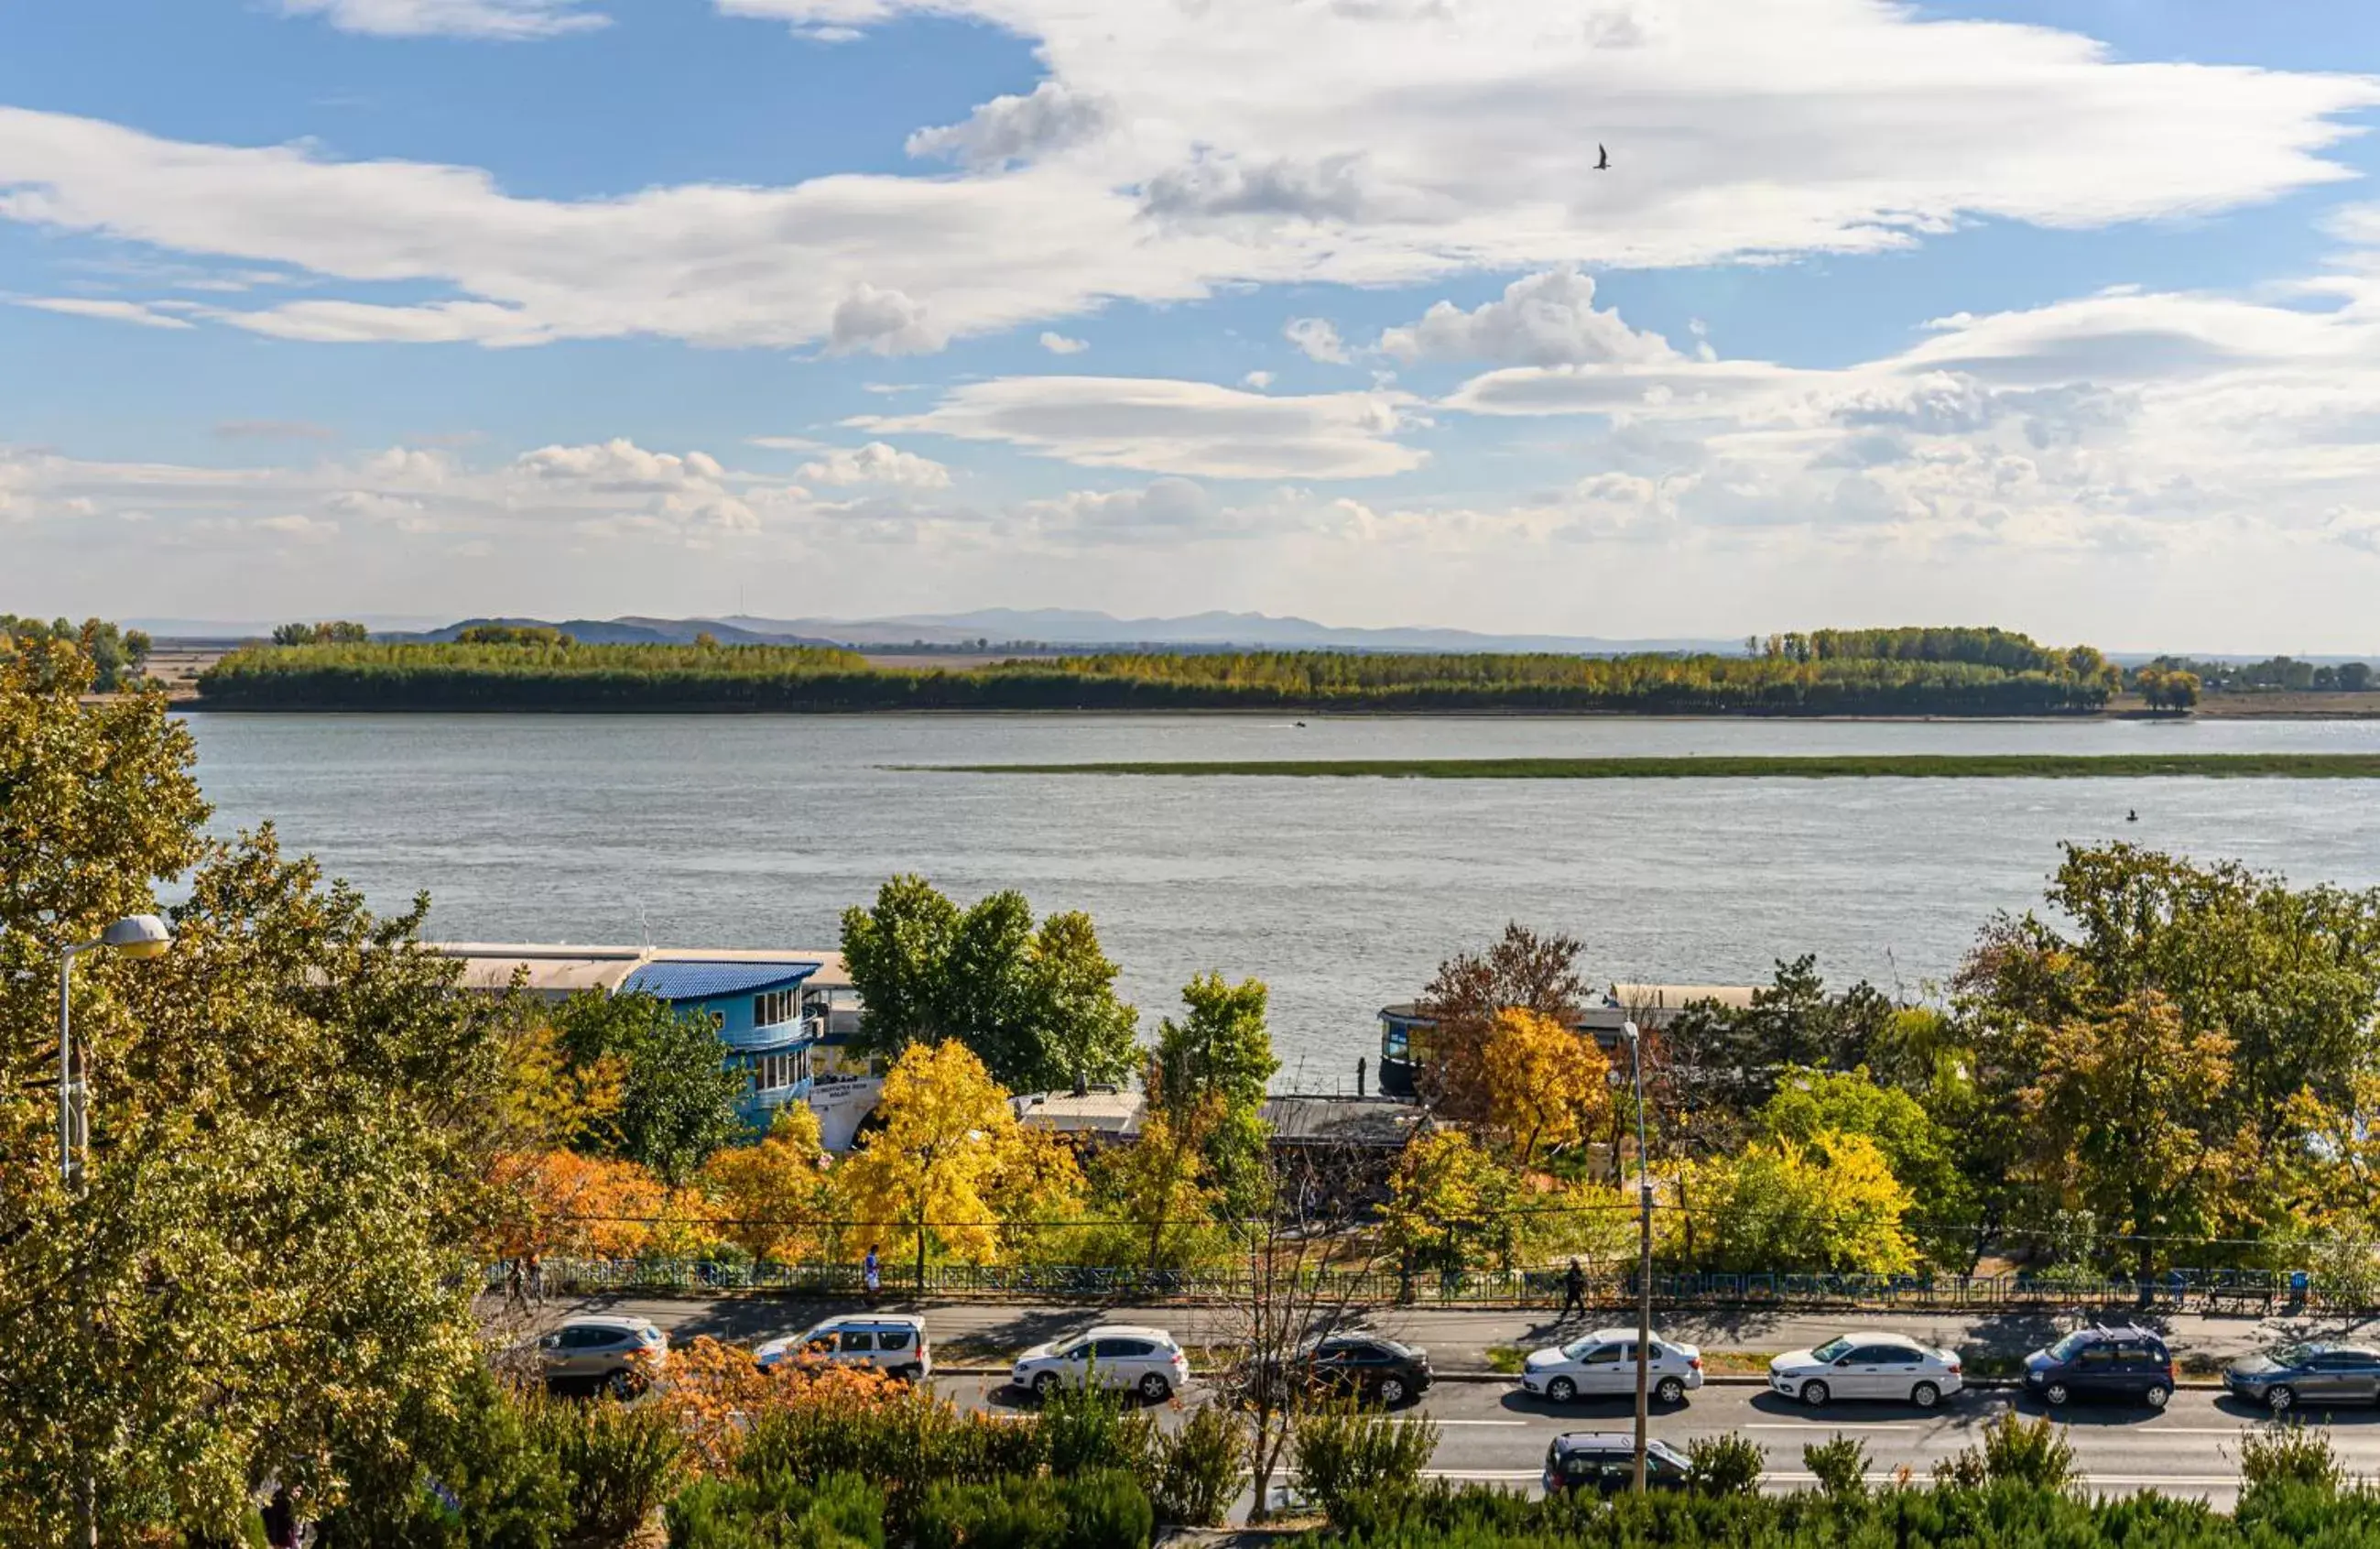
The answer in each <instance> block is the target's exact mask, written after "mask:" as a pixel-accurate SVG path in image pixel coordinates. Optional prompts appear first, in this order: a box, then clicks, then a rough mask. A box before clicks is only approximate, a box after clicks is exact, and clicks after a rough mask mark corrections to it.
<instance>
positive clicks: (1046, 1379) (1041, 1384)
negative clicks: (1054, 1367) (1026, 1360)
mask: <svg viewBox="0 0 2380 1549" xmlns="http://www.w3.org/2000/svg"><path fill="white" fill-rule="evenodd" d="M1057 1391H1058V1373H1057V1372H1035V1373H1034V1374H1033V1397H1036V1398H1047V1397H1050V1395H1051V1394H1053V1393H1055V1392H1057Z"/></svg>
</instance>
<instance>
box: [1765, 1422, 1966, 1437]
mask: <svg viewBox="0 0 2380 1549" xmlns="http://www.w3.org/2000/svg"><path fill="white" fill-rule="evenodd" d="M1825 1423H1826V1422H1825V1421H1819V1420H1795V1421H1755V1422H1754V1423H1752V1424H1749V1425H1739V1426H1737V1427H1736V1429H1737V1430H1739V1431H1807V1430H1809V1429H1811V1428H1812V1427H1813V1426H1816V1425H1823V1424H1825ZM1924 1429H1925V1427H1924V1426H1922V1425H1899V1424H1894V1425H1854V1426H1852V1428H1851V1429H1849V1430H1847V1431H1845V1432H1844V1433H1843V1434H1845V1435H1847V1436H1852V1435H1856V1436H1864V1435H1867V1434H1869V1433H1872V1432H1876V1431H1923V1430H1924Z"/></svg>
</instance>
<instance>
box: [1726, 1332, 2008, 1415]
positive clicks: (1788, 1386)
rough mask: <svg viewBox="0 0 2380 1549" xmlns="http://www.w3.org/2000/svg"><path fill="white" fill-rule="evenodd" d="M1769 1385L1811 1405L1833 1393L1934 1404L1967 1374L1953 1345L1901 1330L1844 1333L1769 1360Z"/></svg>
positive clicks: (1920, 1405) (1962, 1383) (1956, 1387)
mask: <svg viewBox="0 0 2380 1549" xmlns="http://www.w3.org/2000/svg"><path fill="white" fill-rule="evenodd" d="M1768 1385H1769V1386H1770V1387H1772V1388H1774V1389H1776V1390H1777V1391H1778V1392H1779V1393H1781V1394H1783V1395H1784V1396H1785V1397H1788V1398H1795V1399H1799V1400H1800V1401H1801V1402H1803V1403H1804V1404H1807V1405H1809V1406H1810V1407H1811V1408H1812V1409H1816V1408H1817V1407H1818V1406H1819V1405H1821V1404H1824V1403H1826V1402H1828V1400H1829V1399H1834V1398H1888V1399H1894V1400H1898V1401H1900V1402H1902V1403H1909V1404H1914V1405H1916V1406H1917V1407H1918V1408H1919V1409H1932V1408H1933V1407H1934V1406H1935V1405H1937V1404H1939V1403H1940V1402H1941V1401H1942V1400H1943V1399H1945V1398H1947V1397H1949V1396H1950V1395H1951V1394H1954V1393H1956V1392H1958V1391H1959V1390H1960V1389H1961V1387H1964V1386H1965V1385H1966V1378H1965V1376H1964V1375H1963V1372H1962V1369H1961V1366H1960V1363H1959V1358H1958V1357H1957V1356H1956V1355H1954V1354H1952V1353H1951V1352H1950V1351H1949V1350H1937V1349H1930V1348H1927V1347H1925V1346H1924V1345H1921V1344H1919V1343H1918V1342H1917V1341H1916V1340H1914V1339H1912V1338H1909V1337H1907V1336H1904V1335H1899V1334H1842V1335H1838V1336H1835V1337H1834V1338H1832V1339H1829V1340H1828V1341H1827V1342H1826V1343H1825V1344H1823V1345H1821V1346H1819V1347H1818V1348H1816V1349H1815V1350H1788V1351H1786V1352H1785V1353H1784V1354H1783V1355H1781V1356H1779V1357H1778V1358H1777V1359H1776V1360H1772V1361H1770V1362H1769V1363H1768Z"/></svg>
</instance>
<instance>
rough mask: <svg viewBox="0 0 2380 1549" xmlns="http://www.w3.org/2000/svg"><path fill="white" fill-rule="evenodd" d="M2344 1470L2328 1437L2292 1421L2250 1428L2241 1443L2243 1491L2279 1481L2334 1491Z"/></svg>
mask: <svg viewBox="0 0 2380 1549" xmlns="http://www.w3.org/2000/svg"><path fill="white" fill-rule="evenodd" d="M2345 1482H2347V1470H2346V1469H2345V1468H2344V1467H2343V1466H2341V1465H2340V1463H2339V1461H2338V1453H2336V1452H2334V1451H2332V1450H2331V1445H2330V1438H2329V1437H2328V1436H2327V1435H2325V1434H2324V1433H2322V1432H2320V1431H2309V1430H2307V1429H2306V1428H2305V1427H2304V1426H2303V1425H2302V1424H2300V1423H2299V1422H2297V1421H2289V1423H2287V1424H2278V1425H2267V1426H2265V1427H2264V1428H2262V1429H2261V1430H2259V1431H2255V1432H2252V1433H2249V1434H2248V1435H2247V1436H2246V1437H2244V1438H2242V1440H2241V1441H2240V1491H2241V1493H2242V1494H2250V1493H2253V1492H2254V1491H2258V1490H2266V1489H2270V1488H2272V1487H2273V1486H2275V1485H2279V1484H2301V1485H2307V1486H2310V1487H2312V1488H2313V1489H2316V1490H2326V1491H2336V1490H2337V1489H2338V1487H2339V1486H2340V1485H2341V1484H2344V1483H2345Z"/></svg>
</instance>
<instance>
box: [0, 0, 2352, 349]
mask: <svg viewBox="0 0 2380 1549" xmlns="http://www.w3.org/2000/svg"><path fill="white" fill-rule="evenodd" d="M341 3H342V7H343V8H342V11H341V14H343V15H345V14H348V13H349V12H351V11H352V12H353V14H355V15H358V16H360V15H361V14H362V11H361V9H360V7H361V6H363V5H364V3H365V0H341ZM452 3H453V4H454V5H455V6H458V7H460V10H461V11H468V13H469V14H470V15H472V16H477V17H480V18H481V20H480V22H479V23H475V25H486V26H490V27H494V26H498V25H502V26H507V27H516V28H524V27H525V28H528V29H529V30H535V29H537V28H540V27H551V26H553V25H562V24H564V23H565V22H570V23H583V22H585V21H588V20H590V19H592V13H589V12H582V11H580V10H579V9H577V7H562V6H532V5H528V4H527V3H526V0H513V3H512V4H509V5H504V6H498V5H495V4H493V3H492V0H478V3H477V4H474V5H470V6H463V4H462V0H452ZM381 4H383V5H385V6H392V7H394V8H392V9H391V10H389V11H387V12H386V13H374V14H380V15H383V20H382V21H381V22H379V23H378V25H382V26H384V27H385V26H395V25H399V24H400V23H402V22H403V18H404V17H419V16H426V15H428V14H429V12H428V7H427V5H426V0H419V3H417V4H416V5H414V6H403V7H395V0H381ZM727 8H729V9H732V10H735V11H736V12H738V13H739V14H746V15H766V16H773V17H776V18H780V19H783V20H785V21H788V22H792V23H794V24H795V25H798V26H803V27H807V28H809V29H811V30H814V31H815V30H820V29H827V30H848V29H851V28H864V27H867V26H869V25H873V24H875V23H877V22H880V21H883V20H886V19H888V18H893V17H896V16H903V15H932V16H942V17H956V18H965V19H970V20H974V21H978V22H983V23H988V24H990V25H992V26H996V27H999V28H1002V29H1003V30H1008V31H1010V32H1013V33H1014V34H1016V35H1019V36H1021V37H1024V38H1026V39H1029V40H1031V42H1032V43H1033V44H1034V46H1035V47H1036V49H1037V51H1038V56H1039V57H1040V58H1041V59H1042V60H1043V62H1044V65H1045V67H1046V69H1047V71H1048V78H1047V79H1046V80H1045V81H1044V82H1043V83H1042V84H1041V85H1040V86H1037V88H1036V89H1035V91H1033V92H1032V93H1029V94H1026V95H1023V96H1019V97H1015V98H1013V99H1008V100H1007V101H1005V102H1004V103H994V104H987V105H986V106H985V108H984V109H983V110H982V111H981V112H980V113H979V114H978V115H977V116H974V117H970V118H969V119H967V120H965V122H964V123H963V124H961V125H958V126H954V127H952V128H948V129H944V130H929V131H927V132H926V137H925V139H924V140H922V141H921V146H922V147H923V148H925V149H929V150H933V151H936V152H949V153H952V154H955V155H958V156H960V157H961V158H962V159H963V162H964V161H965V160H966V159H970V158H971V159H972V160H973V161H974V163H975V166H974V168H973V169H967V168H965V166H963V167H962V170H961V171H960V172H958V173H957V174H955V175H949V176H892V175H886V174H880V173H866V174H841V175H832V176H822V177H814V178H811V179H809V180H807V181H805V182H801V183H797V184H795V185H792V186H789V187H775V188H771V187H724V186H718V185H709V184H692V185H681V186H675V187H657V188H650V189H641V190H637V191H634V192H625V193H622V194H620V195H618V196H616V197H610V198H588V199H579V200H553V199H540V198H528V197H521V196H516V195H513V194H509V193H507V192H505V191H504V189H501V188H500V187H499V186H498V185H497V183H496V181H495V179H494V178H493V177H491V176H490V175H489V174H488V173H486V172H484V171H481V170H480V169H477V168H472V167H465V166H443V165H430V164H423V163H415V162H405V161H396V160H381V161H369V162H353V161H347V162H343V161H337V160H334V159H333V158H332V157H331V155H330V154H329V153H328V152H324V151H322V150H321V149H320V148H318V147H314V146H312V145H288V146H277V147H262V148H259V147H249V146H225V145H209V144H201V143H192V142H188V141H178V140H166V139H162V138H159V137H156V136H152V135H147V134H143V133H140V132H139V131H136V130H133V129H129V128H122V127H119V126H115V125H111V124H106V123H102V122H97V121H94V120H90V119H82V118H74V117H69V116H64V115H58V114H48V113H39V112H32V111H29V110H23V109H15V110H5V111H0V218H6V219H12V220H16V221H18V222H22V223H27V224H31V225H36V226H42V227H44V228H48V229H53V230H59V231H70V232H78V233H87V234H92V235H97V236H102V237H109V238H120V239H123V240H126V241H128V242H137V243H141V244H145V245H148V246H149V247H152V248H154V249H157V250H164V251H165V252H168V253H171V254H174V255H177V256H179V257H182V258H185V259H190V260H198V259H208V260H216V261H225V262H239V263H251V264H267V265H273V266H277V267H278V268H279V269H281V270H285V271H288V272H292V273H294V274H297V275H299V276H301V277H304V278H307V279H308V280H310V282H312V283H313V284H314V285H315V286H316V287H318V288H317V294H316V296H315V297H314V298H313V299H312V300H313V302H314V303H315V304H313V305H311V306H309V305H306V304H303V303H294V304H289V305H273V304H270V303H269V302H267V303H266V304H261V305H258V306H255V307H253V308H251V309H249V310H243V311H233V312H231V313H229V314H228V316H227V317H226V319H225V320H226V321H231V322H237V323H239V324H240V325H242V326H246V327H249V328H253V329H257V330H260V331H270V332H275V333H277V334H279V335H282V336H287V337H296V338H323V339H335V338H346V337H371V338H396V339H425V340H470V341H476V342H480V343H483V344H499V343H501V344H529V343H539V342H543V341H546V340H559V339H570V338H601V337H615V336H620V335H632V334H651V335H662V336H666V337H673V338H679V339H686V340H690V341H693V342H697V343H701V344H705V345H722V346H755V347H762V348H783V347H792V346H808V345H824V346H825V347H827V348H832V349H836V350H844V351H854V350H872V351H878V352H884V353H897V352H906V351H914V350H921V349H930V348H937V347H938V346H939V345H940V344H941V343H942V342H943V341H945V340H947V339H950V338H955V337H962V336H967V335H980V334H984V333H989V332H994V331H999V330H1002V329H1007V328H1011V327H1015V326H1018V325H1020V324H1033V325H1036V326H1038V325H1045V324H1047V323H1049V322H1050V320H1052V319H1055V318H1059V317H1066V316H1079V315H1082V314H1084V313H1085V312H1087V311H1093V310H1096V309H1097V308H1098V307H1099V305H1101V304H1102V303H1103V302H1106V301H1109V300H1113V299H1131V300H1139V301H1148V302H1164V301H1177V300H1184V299H1196V298H1199V297H1203V296H1206V295H1208V294H1210V293H1211V292H1212V291H1213V290H1214V289H1215V288H1216V287H1222V286H1241V285H1266V284H1318V283H1336V284H1349V285H1360V286H1367V287H1378V286H1388V285H1398V284H1417V283H1420V282H1423V281H1426V280H1429V279H1432V278H1436V277H1440V276H1444V275H1448V274H1456V273H1463V272H1486V271H1505V272H1522V271H1527V270H1534V269H1543V268H1548V267H1550V266H1555V265H1560V264H1567V263H1575V264H1580V265H1586V266H1593V265H1597V264H1611V265H1625V266H1629V267H1634V268H1648V267H1667V266H1682V265H1699V264H1709V263H1716V262H1729V261H1731V260H1740V259H1745V258H1754V259H1763V258H1769V257H1774V256H1777V255H1782V254H1795V253H1811V252H1864V251H1875V250H1881V249H1888V248H1894V247H1900V246H1905V245H1908V244H1909V243H1912V242H1913V241H1916V240H1919V239H1922V238H1924V237H1925V236H1927V235H1929V234H1932V233H1937V232H1941V231H1944V230H1948V229H1949V228H1951V227H1952V226H1956V225H1958V224H1959V223H1961V222H1962V221H1966V220H1971V219H1983V220H2003V221H2016V222H2029V223H2033V224H2036V225H2043V226H2058V227H2087V226H2102V225H2106V224H2109V223H2113V222H2119V221H2131V220H2143V219H2152V218H2160V217H2170V216H2193V217H2194V216H2202V215H2205V214H2207V213H2214V212H2218V211H2222V210H2226V209H2230V208H2236V207H2238V206H2240V205H2243V204H2250V203H2260V202H2264V201H2270V200H2274V199H2277V198H2278V197H2280V196H2282V195H2285V194H2287V193H2289V192H2290V191H2291V190H2294V189H2303V188H2305V187H2307V186H2309V185H2312V184H2315V183H2320V182H2323V181H2326V180H2332V179H2336V178H2339V177H2345V176H2347V172H2346V169H2344V168H2343V167H2341V166H2340V165H2338V164H2337V163H2336V162H2334V161H2332V160H2330V159H2328V152H2330V150H2331V149H2332V148H2333V147H2334V146H2336V145H2337V144H2338V141H2339V140H2341V139H2342V138H2343V137H2344V136H2346V135H2347V134H2348V133H2349V132H2350V128H2349V123H2348V117H2349V116H2350V115H2351V114H2352V113H2354V112H2356V111H2358V110H2360V109H2362V108H2365V107H2368V106H2371V105H2373V104H2374V103H2375V102H2380V82H2375V81H2374V80H2372V79H2362V78H2354V77H2347V76H2338V75H2316V74H2310V73H2302V72H2299V73H2292V72H2284V71H2273V70H2260V69H2253V68H2242V67H2210V66H2199V65H2188V64H2180V63H2170V62H2144V61H2121V60H2118V59H2115V58H2113V57H2111V56H2110V55H2107V53H2106V51H2104V50H2103V49H2101V48H2100V47H2099V46H2098V45H2096V44H2095V43H2091V42H2090V41H2088V40H2087V39H2084V38H2082V37H2080V36H2077V35H2076V34H2073V33H2070V32H2061V31H2058V30H2054V29H2051V28H2046V27H2027V26H2015V25H2008V24H2002V23H1994V22H1980V21H1962V20H1941V19H1928V18H1926V17H1925V15H1924V14H1923V13H1922V12H1920V11H1919V10H1918V9H1916V8H1914V7H1907V6H1889V5H1883V4H1878V3H1876V0H1766V3H1762V4H1751V3H1748V0H1747V3H1733V4H1718V3H1711V4H1696V5H1678V4H1670V3H1661V4H1655V5H1647V6H1635V7H1633V8H1632V9H1630V10H1628V11H1626V12H1624V13H1623V12H1622V11H1621V10H1619V9H1616V8H1614V6H1612V5H1611V4H1609V3H1606V0H1467V3H1465V4H1463V5H1461V6H1453V5H1443V4H1418V3H1416V4H1403V3H1380V0H1373V3H1364V4H1359V3H1355V0H1341V3H1339V4H1335V5H1330V4H1321V3H1317V4H1313V5H1305V6H1281V5H1280V4H1278V3H1277V0H1205V3H1202V4H1201V5H1199V6H1195V7H1193V6H1174V5H1171V4H1160V3H1155V0H1146V3H1134V4H1117V5H1109V4H1091V3H1090V0H736V3H735V4H732V5H730V6H727ZM400 12H401V13H402V15H400ZM457 14H460V13H459V12H458V13H457ZM491 15H494V16H499V17H504V16H508V17H509V18H510V19H509V20H504V21H502V22H501V23H499V22H492V21H488V20H486V18H487V17H489V16H491ZM523 18H528V19H526V20H525V19H523ZM404 24H406V25H410V23H404ZM870 67H875V66H873V64H872V63H871V65H870ZM1081 104H1129V106H1128V111H1127V109H1126V108H1125V107H1124V106H1123V105H1119V106H1117V107H1116V108H1115V109H1113V110H1112V111H1111V112H1110V111H1109V110H1106V109H1099V110H1092V109H1089V108H1087V107H1084V106H1082V105H1081ZM1093 118H1097V119H1099V123H1100V128H1099V132H1098V133H1096V134H1092V135H1090V136H1089V137H1088V138H1079V139H1077V138H1074V137H1075V135H1076V133H1077V131H1078V130H1080V129H1082V128H1083V126H1084V125H1086V124H1087V123H1088V122H1089V121H1090V120H1091V119H1093ZM1597 140H1602V141H1605V142H1607V143H1609V145H1610V146H1611V151H1612V155H1613V158H1614V161H1615V163H1616V165H1615V167H1614V168H1613V170H1611V171H1610V172H1607V173H1599V174H1598V173H1593V172H1591V171H1589V170H1588V169H1589V166H1590V165H1591V163H1592V159H1593V154H1594V147H1595V144H1596V142H1597ZM1059 144H1063V145H1064V149H1063V150H1062V151H1060V150H1056V149H1054V148H1055V147H1056V146H1057V145H1059ZM1028 157H1038V159H1024V160H1023V161H1022V165H1018V163H1019V161H1020V158H1028ZM995 162H996V163H997V165H994V164H995ZM387 284H403V285H406V286H408V287H427V288H428V289H429V291H430V294H431V297H432V298H433V299H431V300H430V301H426V302H420V301H414V300H412V299H410V297H408V299H407V300H406V301H405V302H404V303H403V304H395V305H392V304H389V303H388V302H387V300H386V298H385V297H383V296H379V295H375V294H373V293H372V292H371V291H370V288H369V287H377V286H382V285H387ZM333 285H335V286H336V287H339V288H340V292H341V293H340V294H337V295H335V296H326V295H324V294H322V290H321V287H324V286H333ZM329 300H335V301H337V302H341V303H345V304H346V307H347V308H348V309H349V310H346V311H325V310H324V309H323V307H322V304H321V303H322V302H324V301H329ZM363 308H370V309H372V310H370V311H363V310H357V309H363ZM474 309H480V310H474Z"/></svg>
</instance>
